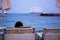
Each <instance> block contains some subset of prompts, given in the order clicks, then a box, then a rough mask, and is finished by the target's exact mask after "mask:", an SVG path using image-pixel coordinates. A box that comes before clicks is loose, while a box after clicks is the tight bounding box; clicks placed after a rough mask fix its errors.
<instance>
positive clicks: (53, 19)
mask: <svg viewBox="0 0 60 40" xmlns="http://www.w3.org/2000/svg"><path fill="white" fill-rule="evenodd" d="M1 16H2V15H1V14H0V20H1ZM2 21H3V22H2V25H1V27H14V25H15V23H16V22H17V21H21V22H23V24H24V26H31V27H33V28H36V29H37V30H43V28H60V16H40V15H39V14H13V13H11V14H4V15H3V17H2ZM0 33H1V32H0ZM37 34H38V35H39V36H40V37H42V34H43V33H37ZM0 35H1V34H0ZM2 38H3V37H2V36H0V40H2Z"/></svg>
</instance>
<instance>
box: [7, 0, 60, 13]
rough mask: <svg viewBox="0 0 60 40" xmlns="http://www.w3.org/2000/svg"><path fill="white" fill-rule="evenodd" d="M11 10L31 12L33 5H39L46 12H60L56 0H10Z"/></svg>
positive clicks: (11, 11)
mask: <svg viewBox="0 0 60 40" xmlns="http://www.w3.org/2000/svg"><path fill="white" fill-rule="evenodd" d="M10 1H11V7H12V8H11V10H9V11H8V13H29V12H30V9H31V8H33V7H39V8H41V9H42V10H43V12H46V13H48V12H49V13H52V12H53V13H55V12H56V13H60V9H58V8H57V7H56V6H55V5H56V0H10Z"/></svg>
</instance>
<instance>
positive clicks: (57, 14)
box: [40, 13, 60, 16]
mask: <svg viewBox="0 0 60 40" xmlns="http://www.w3.org/2000/svg"><path fill="white" fill-rule="evenodd" d="M40 16H60V13H41V14H40Z"/></svg>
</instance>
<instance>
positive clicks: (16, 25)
mask: <svg viewBox="0 0 60 40" xmlns="http://www.w3.org/2000/svg"><path fill="white" fill-rule="evenodd" d="M22 26H23V23H22V22H20V21H17V22H16V23H15V28H20V27H22Z"/></svg>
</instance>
